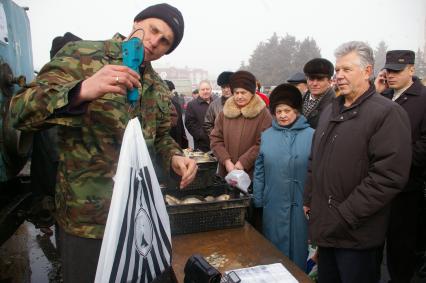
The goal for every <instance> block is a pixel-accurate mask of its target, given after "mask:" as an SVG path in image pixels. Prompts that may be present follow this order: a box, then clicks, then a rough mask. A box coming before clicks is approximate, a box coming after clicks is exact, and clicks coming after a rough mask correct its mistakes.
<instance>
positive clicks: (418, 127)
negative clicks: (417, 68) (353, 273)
mask: <svg viewBox="0 0 426 283" xmlns="http://www.w3.org/2000/svg"><path fill="white" fill-rule="evenodd" d="M414 60H415V54H414V52H413V51H411V50H391V51H388V52H387V53H386V63H385V66H384V69H385V70H386V79H387V84H388V85H389V89H387V90H385V91H384V92H383V93H382V94H383V95H384V96H385V97H387V98H389V99H392V100H393V101H395V102H396V103H398V104H399V105H401V107H402V108H403V109H405V111H406V112H407V114H408V116H409V118H410V124H411V139H412V146H413V149H412V157H413V159H412V162H411V169H410V178H409V181H408V183H407V185H406V186H405V188H404V190H403V191H402V193H400V194H399V195H398V196H397V197H396V198H395V199H394V201H393V202H392V204H391V218H390V223H389V228H388V235H387V244H386V248H387V252H386V256H387V266H388V270H389V275H390V277H391V280H392V283H393V282H410V280H411V278H412V276H413V274H414V271H415V267H416V266H417V264H418V262H417V261H416V251H418V252H421V251H422V252H423V253H424V243H422V242H423V241H424V239H425V238H424V234H423V236H421V235H422V233H421V229H425V227H426V223H425V219H424V216H423V217H422V215H421V203H422V191H423V188H424V177H423V176H424V173H425V168H426V167H425V166H426V87H425V86H424V85H423V84H422V83H421V81H420V80H419V79H418V78H417V77H415V76H414ZM423 232H424V231H423ZM420 245H422V247H420Z"/></svg>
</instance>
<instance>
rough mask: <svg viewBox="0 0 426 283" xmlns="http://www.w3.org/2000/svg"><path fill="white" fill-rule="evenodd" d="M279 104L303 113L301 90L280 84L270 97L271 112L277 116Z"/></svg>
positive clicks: (290, 85)
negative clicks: (276, 109)
mask: <svg viewBox="0 0 426 283" xmlns="http://www.w3.org/2000/svg"><path fill="white" fill-rule="evenodd" d="M279 104H286V105H288V106H290V107H291V108H294V109H297V110H298V111H299V112H301V111H302V94H301V93H300V91H299V89H298V88H297V87H295V86H294V85H292V84H280V85H279V86H277V87H276V88H274V90H272V93H271V95H270V96H269V111H271V113H272V114H275V108H277V106H278V105H279Z"/></svg>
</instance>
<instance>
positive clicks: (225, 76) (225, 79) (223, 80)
mask: <svg viewBox="0 0 426 283" xmlns="http://www.w3.org/2000/svg"><path fill="white" fill-rule="evenodd" d="M233 73H234V72H228V71H225V72H222V73H220V75H219V76H218V77H217V85H218V86H224V85H229V78H230V77H231V76H232V74H233Z"/></svg>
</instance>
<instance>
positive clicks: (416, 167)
mask: <svg viewBox="0 0 426 283" xmlns="http://www.w3.org/2000/svg"><path fill="white" fill-rule="evenodd" d="M393 93H394V91H393V90H390V89H389V90H387V91H385V92H384V93H383V95H384V96H385V97H387V98H389V99H392V97H393ZM395 102H396V103H398V104H399V105H401V107H402V108H404V109H405V111H406V112H407V114H408V117H409V118H410V124H411V141H412V145H413V147H412V148H413V161H412V163H411V171H410V179H409V181H408V183H407V186H406V187H405V189H404V191H411V190H422V189H423V186H424V184H423V175H424V173H425V168H426V87H425V86H424V85H423V84H422V82H421V81H420V80H419V79H418V78H417V77H413V84H412V85H411V86H410V87H409V88H408V89H407V90H406V91H404V93H403V94H402V95H401V96H400V97H398V99H397V100H396V101H395Z"/></svg>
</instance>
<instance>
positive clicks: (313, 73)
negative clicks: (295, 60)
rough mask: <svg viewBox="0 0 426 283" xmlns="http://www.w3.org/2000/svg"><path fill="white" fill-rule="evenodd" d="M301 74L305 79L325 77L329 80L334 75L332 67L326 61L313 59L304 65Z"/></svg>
mask: <svg viewBox="0 0 426 283" xmlns="http://www.w3.org/2000/svg"><path fill="white" fill-rule="evenodd" d="M303 72H304V73H305V75H306V76H307V77H327V78H329V79H331V77H332V76H333V74H334V66H333V64H332V63H331V62H330V61H328V60H327V59H324V58H315V59H312V60H310V61H308V63H306V64H305V66H304V67H303Z"/></svg>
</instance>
